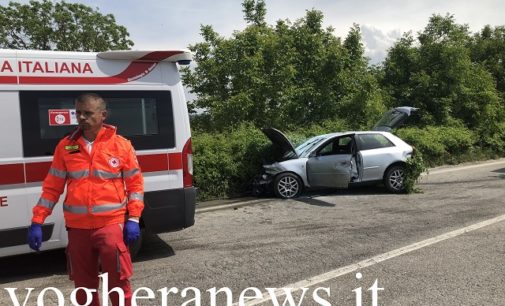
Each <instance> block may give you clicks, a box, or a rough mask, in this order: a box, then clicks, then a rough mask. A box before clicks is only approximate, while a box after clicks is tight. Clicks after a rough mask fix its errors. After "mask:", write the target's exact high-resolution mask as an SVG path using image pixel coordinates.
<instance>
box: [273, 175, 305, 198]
mask: <svg viewBox="0 0 505 306" xmlns="http://www.w3.org/2000/svg"><path fill="white" fill-rule="evenodd" d="M274 191H275V195H276V196H277V197H279V198H282V199H291V198H295V197H297V196H298V195H299V194H300V192H301V191H302V181H301V180H300V178H299V177H298V176H297V175H296V174H293V173H282V174H279V175H278V176H277V177H276V178H275V181H274Z"/></svg>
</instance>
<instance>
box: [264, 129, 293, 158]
mask: <svg viewBox="0 0 505 306" xmlns="http://www.w3.org/2000/svg"><path fill="white" fill-rule="evenodd" d="M261 131H262V132H263V133H264V134H265V135H266V136H267V137H268V139H270V141H271V142H272V143H273V144H274V145H275V146H277V147H279V149H280V150H281V155H282V156H283V159H294V158H298V154H297V153H296V150H295V147H294V146H293V144H292V143H291V141H289V139H288V138H287V137H286V135H284V134H283V133H282V132H281V131H279V130H277V129H274V128H264V129H261Z"/></svg>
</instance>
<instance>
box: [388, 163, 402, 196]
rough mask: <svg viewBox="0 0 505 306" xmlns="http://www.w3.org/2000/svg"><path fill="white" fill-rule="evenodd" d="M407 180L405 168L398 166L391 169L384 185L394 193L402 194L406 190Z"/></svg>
mask: <svg viewBox="0 0 505 306" xmlns="http://www.w3.org/2000/svg"><path fill="white" fill-rule="evenodd" d="M404 178H405V167H404V166H401V165H396V166H392V167H390V168H389V169H388V170H387V171H386V175H385V176H384V185H386V188H387V189H388V190H389V191H390V192H393V193H400V192H403V191H404V190H405V186H404V185H403V179H404Z"/></svg>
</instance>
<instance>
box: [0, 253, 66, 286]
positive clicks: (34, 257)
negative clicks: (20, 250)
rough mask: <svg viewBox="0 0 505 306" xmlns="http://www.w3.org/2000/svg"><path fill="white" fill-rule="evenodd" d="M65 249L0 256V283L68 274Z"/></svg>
mask: <svg viewBox="0 0 505 306" xmlns="http://www.w3.org/2000/svg"><path fill="white" fill-rule="evenodd" d="M66 265H67V259H66V256H65V251H64V250H63V249H60V250H52V251H47V252H40V253H31V254H26V255H18V256H12V257H6V258H0V271H2V272H1V273H0V284H3V283H7V282H16V281H23V280H28V279H32V278H35V277H43V276H49V275H55V274H56V275H65V274H67V266H66Z"/></svg>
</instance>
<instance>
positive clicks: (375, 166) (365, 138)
mask: <svg viewBox="0 0 505 306" xmlns="http://www.w3.org/2000/svg"><path fill="white" fill-rule="evenodd" d="M355 140H356V143H357V146H358V150H359V153H358V154H359V157H360V158H359V159H360V163H361V165H360V168H361V169H360V170H361V181H363V182H366V181H377V180H381V179H382V177H383V175H384V171H385V170H386V168H387V166H389V165H390V164H391V163H392V162H394V155H393V154H391V149H394V144H393V143H392V142H391V141H390V140H389V139H387V138H386V137H385V136H384V135H382V134H380V133H373V132H372V133H363V134H356V135H355Z"/></svg>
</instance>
